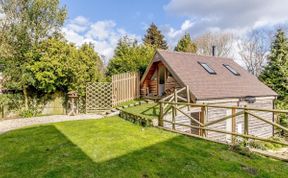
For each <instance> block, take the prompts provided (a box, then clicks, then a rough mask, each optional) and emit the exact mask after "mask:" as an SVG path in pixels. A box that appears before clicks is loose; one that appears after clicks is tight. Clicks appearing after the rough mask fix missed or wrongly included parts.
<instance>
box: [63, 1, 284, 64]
mask: <svg viewBox="0 0 288 178" xmlns="http://www.w3.org/2000/svg"><path fill="white" fill-rule="evenodd" d="M61 4H62V5H66V6H67V9H68V19H67V21H66V23H65V26H64V27H63V32H64V34H65V37H66V38H67V39H68V40H69V41H70V42H73V43H75V44H77V45H81V44H83V43H85V42H91V43H93V44H94V46H95V50H96V51H97V52H98V53H99V54H100V55H101V56H103V57H105V58H107V59H109V58H111V57H112V56H113V51H114V48H115V47H116V45H117V41H118V40H119V38H121V36H124V35H128V36H129V37H131V38H135V39H137V40H138V41H140V42H141V39H142V37H143V35H144V33H145V30H146V28H147V27H148V25H149V24H151V23H152V22H154V23H156V25H157V26H158V27H159V29H160V30H161V31H162V33H163V34H164V35H165V38H166V40H167V42H168V44H169V47H170V49H172V48H173V47H174V46H175V45H176V43H177V41H178V40H179V38H180V37H181V36H183V35H184V34H185V33H186V32H189V33H190V34H191V36H192V37H193V38H196V37H197V36H199V35H200V34H202V33H204V32H207V31H210V32H226V31H228V32H231V33H234V34H237V35H238V36H241V35H245V33H247V32H248V31H249V30H251V29H255V28H264V29H269V28H271V27H273V26H275V25H276V26H277V25H279V24H285V23H286V24H288V13H287V7H288V1H286V0H265V1H263V0H142V1H140V0H138V1H136V0H121V1H120V0H118V1H117V0H82V1H80V0H61Z"/></svg>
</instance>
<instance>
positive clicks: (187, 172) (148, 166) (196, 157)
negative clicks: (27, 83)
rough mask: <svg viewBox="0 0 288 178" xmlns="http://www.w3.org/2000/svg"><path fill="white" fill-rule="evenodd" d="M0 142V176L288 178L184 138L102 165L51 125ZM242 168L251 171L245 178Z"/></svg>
mask: <svg viewBox="0 0 288 178" xmlns="http://www.w3.org/2000/svg"><path fill="white" fill-rule="evenodd" d="M112 141H113V138H112ZM0 143H1V148H0V161H1V164H0V173H1V174H0V177H249V176H255V175H256V176H259V177H265V176H266V177H270V176H271V175H273V176H276V177H281V175H282V176H283V175H287V174H288V170H287V169H286V170H285V166H286V168H287V164H286V165H285V164H284V163H281V162H278V161H274V162H273V161H271V160H268V159H263V158H259V157H256V158H252V159H248V158H246V157H243V156H240V155H238V154H236V153H233V152H228V151H227V147H226V146H224V145H218V144H213V143H209V142H205V141H202V140H198V139H190V138H188V137H185V136H176V137H173V138H171V139H169V140H166V141H163V142H160V143H156V144H153V145H150V146H148V147H145V148H142V149H139V150H136V151H132V152H129V153H128V152H127V154H125V155H122V156H119V157H116V158H113V159H110V160H106V161H102V162H97V155H93V156H89V155H87V154H85V153H84V152H83V151H82V149H81V148H80V147H79V146H77V145H76V144H73V143H72V142H71V141H70V140H69V139H68V138H67V137H66V136H65V135H63V134H62V133H61V131H59V130H58V129H57V128H56V127H54V126H53V125H48V126H40V127H34V128H27V129H22V130H18V131H16V132H9V133H7V134H5V135H2V136H1V137H0ZM131 144H133V143H131ZM115 147H116V148H117V144H115ZM129 147H130V146H129V145H127V150H129ZM91 148H92V149H93V148H94V149H95V146H93V145H91ZM108 152H109V151H108ZM91 157H94V160H93V159H91ZM95 159H96V160H95ZM272 163H273V165H272ZM270 164H271V165H270ZM265 166H266V168H267V170H266V168H265ZM269 166H270V167H269ZM243 167H245V168H246V167H247V168H248V169H247V170H249V168H251V169H252V168H253V170H256V171H254V172H253V174H254V175H251V173H250V172H248V171H247V170H246V169H244V168H243ZM272 168H273V169H275V170H273V169H272ZM280 170H281V171H280Z"/></svg>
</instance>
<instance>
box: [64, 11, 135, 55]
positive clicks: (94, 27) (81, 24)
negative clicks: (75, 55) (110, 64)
mask: <svg viewBox="0 0 288 178" xmlns="http://www.w3.org/2000/svg"><path fill="white" fill-rule="evenodd" d="M62 31H63V33H64V35H65V37H66V39H67V40H68V41H70V42H72V43H75V44H76V45H77V46H81V45H82V44H84V43H85V42H86V43H92V44H93V45H94V47H95V50H96V51H97V52H98V53H99V54H100V55H101V56H102V57H104V58H105V59H106V60H107V59H110V58H112V56H113V54H114V49H115V47H116V46H117V43H118V40H119V39H120V38H121V37H122V36H125V35H127V36H129V37H130V38H134V39H140V37H139V36H137V35H135V34H129V33H127V32H126V31H125V29H123V28H119V27H117V24H116V23H115V22H114V21H112V20H103V21H96V22H91V21H89V20H88V19H86V18H85V17H82V16H79V17H76V18H75V19H73V20H71V21H69V22H68V24H67V25H65V27H64V28H62Z"/></svg>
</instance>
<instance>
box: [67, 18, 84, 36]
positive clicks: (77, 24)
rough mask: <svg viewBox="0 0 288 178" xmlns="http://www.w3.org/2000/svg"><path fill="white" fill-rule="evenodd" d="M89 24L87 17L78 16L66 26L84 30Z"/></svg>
mask: <svg viewBox="0 0 288 178" xmlns="http://www.w3.org/2000/svg"><path fill="white" fill-rule="evenodd" d="M88 26H89V21H88V19H86V18H85V17H82V16H78V17H76V18H75V19H73V20H71V21H70V22H69V23H68V24H67V26H66V28H69V29H71V30H73V31H74V32H78V33H79V32H84V31H85V30H87V28H88Z"/></svg>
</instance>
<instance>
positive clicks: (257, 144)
mask: <svg viewBox="0 0 288 178" xmlns="http://www.w3.org/2000/svg"><path fill="white" fill-rule="evenodd" d="M270 139H271V140H274V141H278V142H285V140H284V138H280V137H275V136H274V137H271V138H270ZM247 145H248V146H249V147H251V148H256V149H260V150H275V149H279V148H282V147H283V145H280V144H277V143H270V142H264V141H259V140H251V141H249V142H248V143H247Z"/></svg>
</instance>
